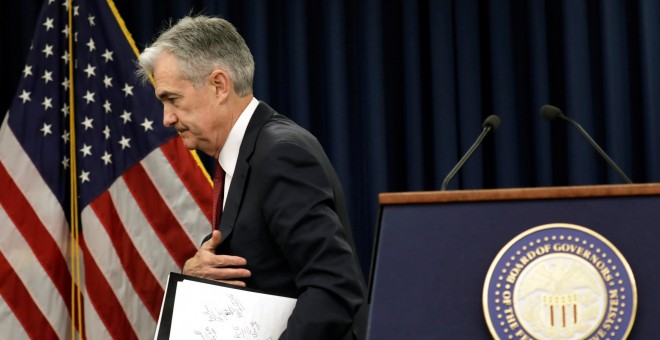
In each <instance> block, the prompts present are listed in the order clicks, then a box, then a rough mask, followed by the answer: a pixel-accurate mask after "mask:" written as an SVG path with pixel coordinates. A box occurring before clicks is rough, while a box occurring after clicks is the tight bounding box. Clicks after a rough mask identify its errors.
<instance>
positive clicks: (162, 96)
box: [156, 90, 175, 101]
mask: <svg viewBox="0 0 660 340" xmlns="http://www.w3.org/2000/svg"><path fill="white" fill-rule="evenodd" d="M173 94H175V93H173V92H170V91H167V90H165V91H161V92H159V93H156V98H158V99H159V100H161V101H162V100H165V99H167V97H169V96H170V95H173Z"/></svg>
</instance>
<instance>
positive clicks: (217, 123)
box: [154, 52, 232, 158]
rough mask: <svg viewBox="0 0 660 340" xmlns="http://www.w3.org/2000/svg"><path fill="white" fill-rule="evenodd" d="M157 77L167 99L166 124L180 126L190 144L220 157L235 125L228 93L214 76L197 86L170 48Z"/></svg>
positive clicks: (158, 63) (160, 93)
mask: <svg viewBox="0 0 660 340" xmlns="http://www.w3.org/2000/svg"><path fill="white" fill-rule="evenodd" d="M154 80H155V88H156V97H158V99H159V100H160V101H161V102H162V103H163V124H164V125H165V126H167V127H174V128H175V129H176V131H177V132H178V133H179V134H180V135H181V138H182V139H183V145H185V147H186V148H188V149H198V150H200V151H202V152H204V153H206V154H208V155H210V156H213V157H216V158H217V157H218V155H219V154H220V150H221V149H222V146H223V145H224V143H225V141H226V139H227V136H228V135H229V131H230V129H231V125H232V119H231V117H230V115H229V113H228V112H227V109H226V106H227V105H225V104H226V100H227V98H226V94H223V92H222V91H220V90H219V88H218V87H217V86H216V84H215V83H214V82H213V80H212V77H211V76H209V78H208V79H207V80H206V81H205V82H204V83H203V84H202V85H201V86H200V87H194V86H193V83H192V81H190V80H189V79H187V78H186V77H184V76H183V75H182V74H181V71H180V68H179V64H178V61H177V60H176V58H175V57H174V55H172V54H171V53H168V52H163V53H162V54H161V55H160V57H159V58H158V60H157V61H156V63H155V64H154Z"/></svg>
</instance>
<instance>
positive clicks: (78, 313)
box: [67, 0, 83, 340]
mask: <svg viewBox="0 0 660 340" xmlns="http://www.w3.org/2000/svg"><path fill="white" fill-rule="evenodd" d="M67 4H68V6H67V12H68V21H69V41H68V42H69V46H68V49H69V132H70V136H71V138H70V143H71V144H70V145H69V156H70V157H71V176H70V182H71V184H70V196H71V197H70V220H71V231H70V236H71V277H72V280H71V339H73V340H75V338H76V320H77V321H78V331H79V332H82V331H83V328H82V307H81V298H80V294H81V293H80V288H81V285H80V245H79V243H78V236H79V235H78V228H79V221H78V181H77V177H76V175H77V173H78V169H77V164H76V117H75V112H76V110H75V91H74V87H73V85H74V60H75V59H74V57H73V39H74V36H73V35H74V33H73V0H67ZM80 338H81V339H82V334H80Z"/></svg>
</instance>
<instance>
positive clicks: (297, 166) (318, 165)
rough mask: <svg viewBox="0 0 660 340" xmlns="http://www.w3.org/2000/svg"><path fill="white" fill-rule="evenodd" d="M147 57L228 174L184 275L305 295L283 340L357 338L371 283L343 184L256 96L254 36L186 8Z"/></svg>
mask: <svg viewBox="0 0 660 340" xmlns="http://www.w3.org/2000/svg"><path fill="white" fill-rule="evenodd" d="M140 65H141V71H140V73H141V75H142V76H143V78H147V77H148V76H149V75H153V78H154V80H155V88H156V96H157V97H158V98H159V99H160V100H161V102H162V103H163V114H164V116H163V123H164V124H165V125H166V126H172V127H174V128H175V129H176V130H177V131H178V132H179V134H180V135H181V137H182V139H183V143H184V145H186V147H188V148H190V149H198V150H201V151H203V152H205V153H207V154H209V155H211V156H213V157H214V158H215V159H216V160H217V163H218V167H219V170H218V171H219V172H222V171H224V172H225V175H224V176H220V177H218V179H219V181H220V182H219V183H221V181H222V180H224V184H218V185H217V187H216V188H220V187H222V190H218V196H219V198H218V199H217V202H218V203H217V204H218V206H217V209H218V210H217V213H216V214H214V215H217V217H214V220H215V221H214V224H215V223H218V225H216V226H215V228H216V230H214V231H212V233H211V235H209V237H207V239H206V240H205V241H204V243H203V244H202V246H201V247H200V249H199V250H198V252H197V254H195V256H194V257H193V258H191V259H189V260H188V261H187V262H186V263H185V265H184V268H183V272H184V274H189V275H195V276H199V277H204V278H209V279H213V280H218V281H222V282H227V283H231V284H236V285H240V286H247V287H249V288H253V289H256V290H260V291H264V292H267V293H272V294H278V295H284V296H289V297H294V298H297V299H298V301H297V303H296V306H295V309H294V311H293V313H292V315H291V316H290V317H289V320H288V323H287V329H286V330H285V332H284V333H283V334H282V337H281V338H282V339H313V340H316V339H350V338H352V335H351V333H352V332H351V325H352V323H353V318H354V316H355V314H356V313H357V311H358V308H359V307H360V306H361V305H362V304H363V302H364V294H365V285H364V280H363V278H362V275H361V272H360V269H359V265H358V261H357V258H356V255H355V249H354V248H355V247H354V244H353V239H352V235H351V229H350V227H349V222H348V216H347V211H346V202H345V199H344V194H343V191H342V188H341V185H340V183H339V180H338V178H337V175H336V174H335V171H334V169H333V168H332V165H331V164H330V162H329V160H328V159H327V157H326V155H325V153H324V151H323V149H322V148H321V146H320V144H319V142H318V141H317V140H316V138H314V137H313V136H312V135H311V134H310V133H309V132H307V131H306V130H304V129H303V128H301V127H300V126H298V125H296V124H295V123H294V122H292V121H291V120H290V119H288V118H286V117H285V116H282V115H280V114H278V113H276V112H275V111H274V110H273V109H272V108H270V107H269V106H268V105H266V104H265V103H262V102H259V101H258V100H256V99H255V98H254V97H253V94H252V78H253V74H254V61H253V58H252V55H251V53H250V51H249V49H248V47H247V45H246V44H245V42H244V40H243V38H242V37H241V36H240V35H239V34H238V32H237V31H236V29H235V28H234V27H233V26H232V25H231V24H230V23H228V22H227V21H225V20H223V19H219V18H209V17H203V16H200V17H195V18H190V17H187V18H184V19H182V20H180V21H179V22H178V23H177V24H176V25H174V26H172V27H171V28H169V29H168V30H167V31H165V32H163V33H162V34H161V35H160V36H159V37H158V39H157V40H156V41H155V42H154V43H153V44H152V45H151V46H149V47H148V48H147V49H145V51H144V52H143V53H142V55H141V56H140ZM223 198H224V199H223ZM214 208H215V207H214Z"/></svg>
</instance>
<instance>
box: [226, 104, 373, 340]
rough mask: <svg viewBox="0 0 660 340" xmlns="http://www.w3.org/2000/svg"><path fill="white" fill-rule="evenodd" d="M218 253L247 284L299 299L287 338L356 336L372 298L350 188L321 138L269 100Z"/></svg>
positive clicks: (243, 151)
mask: <svg viewBox="0 0 660 340" xmlns="http://www.w3.org/2000/svg"><path fill="white" fill-rule="evenodd" d="M220 231H222V237H223V241H222V243H221V244H220V246H219V247H218V248H217V249H216V252H217V253H218V254H231V255H237V256H242V257H244V258H245V259H246V260H247V266H246V267H247V269H249V270H250V271H251V272H252V277H250V278H249V279H247V280H246V281H245V282H246V284H247V286H248V287H250V288H253V289H257V290H261V291H265V292H268V293H272V294H278V295H284V296H289V297H295V298H297V299H298V302H297V303H296V307H295V309H294V311H293V314H292V315H291V317H290V318H289V320H288V324H287V329H286V331H285V332H284V334H282V337H281V338H282V339H305V340H308V339H313V340H318V339H343V338H347V339H348V338H350V337H348V335H349V334H350V327H351V323H352V321H353V317H354V315H355V313H356V312H357V310H358V308H359V307H360V305H361V304H362V303H363V301H364V298H365V284H364V279H363V277H362V274H361V271H360V268H359V264H358V261H357V257H356V254H355V246H354V243H353V237H352V234H351V229H350V226H349V221H348V214H347V211H346V202H345V198H344V194H343V190H342V188H341V185H340V183H339V180H338V178H337V175H336V174H335V171H334V169H333V167H332V165H331V164H330V161H329V160H328V158H327V157H326V155H325V153H324V151H323V149H322V147H321V145H320V144H319V142H318V141H317V139H316V138H315V137H314V136H312V135H311V134H310V133H309V132H308V131H306V130H305V129H303V128H301V127H300V126H298V125H296V124H295V123H294V122H292V121H291V120H290V119H288V118H287V117H285V116H282V115H280V114H278V113H276V112H275V111H274V110H273V109H272V108H270V107H269V106H268V105H266V104H265V103H263V102H262V103H260V104H259V106H258V107H257V109H256V111H255V112H254V114H253V116H252V119H251V120H250V123H249V125H248V127H247V130H246V132H245V136H244V137H243V141H242V143H241V147H240V152H239V155H238V162H237V164H236V169H235V172H234V176H233V178H232V182H231V187H230V189H229V193H228V194H227V200H226V202H225V208H224V212H223V214H222V220H221V223H220Z"/></svg>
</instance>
